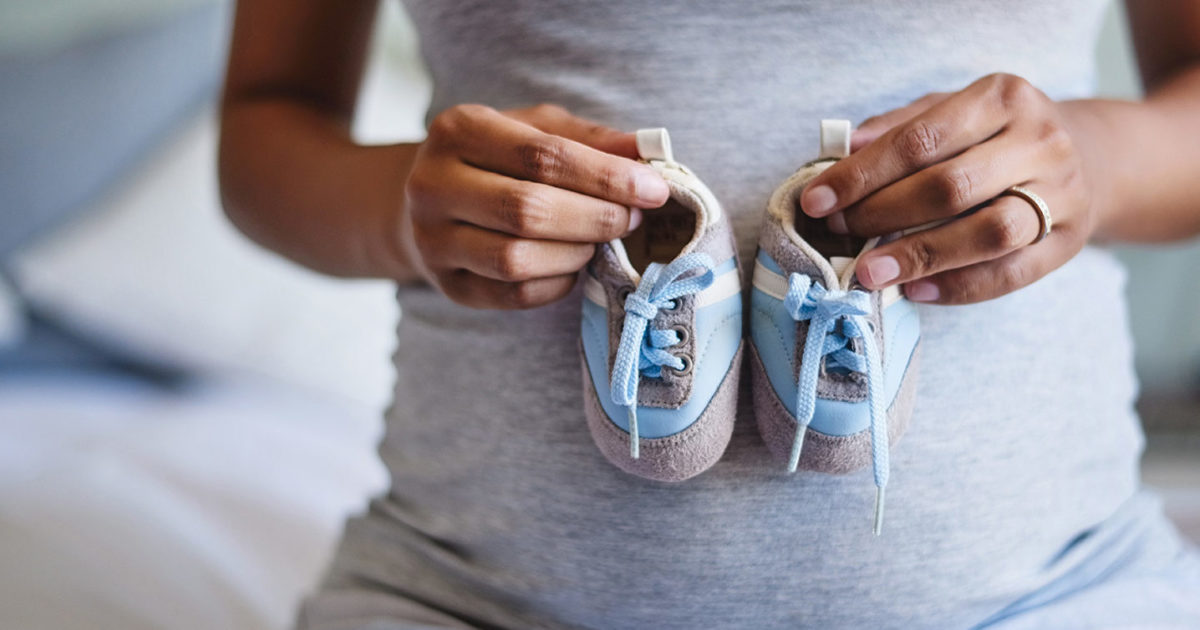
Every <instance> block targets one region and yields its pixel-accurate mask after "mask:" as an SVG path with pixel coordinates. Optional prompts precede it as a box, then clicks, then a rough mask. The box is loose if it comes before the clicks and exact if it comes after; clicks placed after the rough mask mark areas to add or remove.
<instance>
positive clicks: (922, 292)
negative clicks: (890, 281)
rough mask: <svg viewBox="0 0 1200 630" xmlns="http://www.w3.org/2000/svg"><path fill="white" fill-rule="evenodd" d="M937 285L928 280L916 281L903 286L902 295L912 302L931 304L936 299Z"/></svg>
mask: <svg viewBox="0 0 1200 630" xmlns="http://www.w3.org/2000/svg"><path fill="white" fill-rule="evenodd" d="M938 293H939V292H938V288H937V285H936V284H934V283H932V282H930V281H928V280H917V281H916V282H910V283H908V284H907V285H905V286H904V295H905V296H907V297H908V299H910V300H912V301H914V302H932V301H934V300H936V299H938Z"/></svg>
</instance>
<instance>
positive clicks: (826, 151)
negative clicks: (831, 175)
mask: <svg viewBox="0 0 1200 630" xmlns="http://www.w3.org/2000/svg"><path fill="white" fill-rule="evenodd" d="M847 155H850V121H849V120H822V121H821V156H820V157H821V159H824V158H837V159H839V160H840V159H842V158H844V157H846V156H847Z"/></svg>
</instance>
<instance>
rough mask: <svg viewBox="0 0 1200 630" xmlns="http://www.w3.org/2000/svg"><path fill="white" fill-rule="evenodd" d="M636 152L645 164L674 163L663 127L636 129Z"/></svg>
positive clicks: (668, 136)
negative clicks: (659, 161)
mask: <svg viewBox="0 0 1200 630" xmlns="http://www.w3.org/2000/svg"><path fill="white" fill-rule="evenodd" d="M847 124H849V123H847ZM637 150H638V155H639V156H641V158H642V159H643V160H646V161H647V162H649V161H650V160H661V161H663V162H666V163H667V164H674V163H675V155H674V154H672V153H671V136H670V135H669V134H668V133H667V130H666V128H664V127H655V128H653V129H638V130H637Z"/></svg>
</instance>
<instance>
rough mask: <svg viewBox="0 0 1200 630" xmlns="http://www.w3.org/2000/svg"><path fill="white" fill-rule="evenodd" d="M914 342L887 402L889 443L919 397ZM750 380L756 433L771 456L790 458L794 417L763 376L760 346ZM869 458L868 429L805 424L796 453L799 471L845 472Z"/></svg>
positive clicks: (753, 354) (903, 426)
mask: <svg viewBox="0 0 1200 630" xmlns="http://www.w3.org/2000/svg"><path fill="white" fill-rule="evenodd" d="M920 355H921V344H920V342H919V341H918V342H917V345H916V347H915V348H914V349H913V353H912V357H911V358H910V359H909V362H908V369H907V371H906V372H905V374H904V380H903V381H902V382H901V383H900V391H898V392H896V398H895V400H893V401H892V404H891V406H889V407H888V411H887V414H888V444H889V446H893V447H894V446H895V445H896V443H897V442H899V441H900V437H901V436H902V435H904V432H905V430H907V429H908V423H909V421H910V420H911V419H912V411H913V407H914V406H915V405H916V400H917V396H916V393H917V378H916V376H917V370H918V369H919V364H920V358H921V356H920ZM750 371H751V376H750V378H751V384H752V385H753V389H754V415H755V420H756V421H757V423H758V432H759V434H760V435H761V436H762V439H763V442H765V443H766V445H767V448H768V449H769V450H770V451H771V453H772V454H774V455H775V457H777V458H779V459H780V460H781V461H784V462H786V461H788V458H789V457H790V456H791V453H792V444H793V443H794V442H795V440H796V425H797V423H796V419H795V418H793V417H792V414H791V413H789V412H788V410H787V408H786V407H785V406H784V404H783V402H782V401H781V400H779V395H778V394H776V393H775V388H773V387H771V383H770V380H769V379H767V371H766V368H765V367H763V362H762V359H761V358H760V357H759V356H758V349H757V348H755V347H754V344H750ZM870 463H871V430H870V429H869V428H868V429H865V430H863V431H859V432H858V433H855V434H853V435H844V436H843V435H826V434H824V433H821V432H820V431H817V430H815V429H813V428H812V427H811V426H810V427H809V428H808V429H806V433H805V435H804V450H803V451H802V452H801V455H800V464H799V466H798V467H797V469H798V470H811V471H815V472H822V473H829V474H834V475H844V474H847V473H852V472H854V471H857V470H861V469H863V468H866V467H867V466H868V465H869V464H870Z"/></svg>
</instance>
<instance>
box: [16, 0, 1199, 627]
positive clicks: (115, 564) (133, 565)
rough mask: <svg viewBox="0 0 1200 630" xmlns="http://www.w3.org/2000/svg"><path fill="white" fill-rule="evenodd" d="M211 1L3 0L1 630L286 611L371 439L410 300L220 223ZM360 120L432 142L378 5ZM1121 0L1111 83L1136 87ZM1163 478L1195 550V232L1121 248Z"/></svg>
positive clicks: (359, 476) (371, 459) (1123, 90)
mask: <svg viewBox="0 0 1200 630" xmlns="http://www.w3.org/2000/svg"><path fill="white" fill-rule="evenodd" d="M230 9H231V7H230V5H229V3H228V2H224V1H222V0H38V1H36V2H35V1H33V0H0V628H12V629H36V630H40V629H49V628H54V629H62V628H91V629H102V630H103V629H108V628H113V629H115V628H121V629H122V630H136V629H141V628H173V629H175V628H178V629H191V628H197V629H200V628H203V629H211V628H239V629H241V628H246V629H278V628H285V627H288V625H289V624H290V622H291V618H292V611H293V608H294V607H295V605H296V603H297V601H298V600H299V598H300V597H301V596H302V594H303V593H305V592H306V591H308V590H309V589H311V588H312V587H313V586H314V584H315V582H316V580H317V579H318V578H319V575H320V572H321V570H322V568H323V565H324V563H325V562H326V561H327V560H328V558H329V555H330V553H331V552H332V548H333V545H334V544H335V542H336V539H337V535H338V533H339V529H340V525H341V522H342V519H344V518H345V517H346V516H347V515H348V514H350V513H352V512H353V511H356V510H359V509H361V508H362V507H363V506H364V505H365V502H366V500H367V498H368V497H369V496H370V495H372V494H373V493H377V492H380V491H382V489H383V488H384V487H385V483H386V474H385V472H384V471H383V469H382V467H381V466H380V465H379V464H378V462H377V461H376V459H375V455H374V444H375V441H376V440H377V439H378V437H379V434H380V430H381V421H380V416H381V411H382V409H383V408H384V406H385V405H386V404H387V396H388V391H389V389H390V382H391V373H390V364H389V361H388V354H389V352H391V351H392V350H394V344H395V341H394V338H393V332H392V331H393V327H394V326H395V323H396V321H397V319H398V318H399V316H400V313H399V309H398V308H397V306H396V305H395V302H394V299H393V295H392V289H391V287H390V286H389V285H388V284H387V283H385V282H372V281H337V280H332V279H328V278H324V277H321V276H318V275H316V274H313V273H309V272H307V271H305V270H303V269H300V268H298V267H296V266H293V265H291V264H289V263H287V262H285V261H283V260H281V259H279V258H277V257H275V256H273V255H271V254H269V253H267V252H264V251H262V250H260V249H258V248H256V247H255V246H253V245H252V244H250V243H249V242H248V241H247V240H246V239H244V238H243V237H242V236H241V235H240V234H238V233H237V232H235V231H234V229H233V228H232V227H231V226H230V225H229V224H228V223H227V222H226V221H225V220H224V218H223V216H222V214H221V211H220V207H219V203H218V195H217V191H216V181H215V175H214V161H215V149H216V126H215V117H214V116H215V97H216V94H217V92H216V91H217V89H218V85H219V80H220V73H221V69H222V64H223V62H224V46H225V39H226V36H227V28H228V19H229V14H230ZM382 14H383V19H381V20H380V23H379V27H378V29H377V33H376V37H375V41H374V44H373V52H372V61H371V64H370V67H369V71H368V76H367V80H366V82H365V84H364V93H363V101H362V105H361V106H360V110H359V116H358V119H357V122H356V130H355V131H356V134H357V135H358V136H359V137H360V138H361V139H362V140H363V141H366V142H387V141H396V140H408V139H418V138H420V137H421V136H422V135H423V125H422V118H423V115H424V110H425V107H426V104H427V102H428V95H429V85H428V80H427V78H426V76H425V74H424V70H423V69H422V66H421V62H420V59H419V56H418V54H417V52H416V41H415V38H414V36H413V33H412V29H411V26H410V25H409V24H408V22H407V21H406V19H405V17H404V16H403V15H402V13H401V10H400V8H399V6H398V5H397V4H393V3H385V6H384V7H383V9H382ZM1124 29H1125V27H1124V21H1123V17H1122V15H1121V13H1120V11H1119V9H1118V8H1116V7H1113V9H1112V10H1111V11H1110V13H1109V16H1108V19H1107V21H1106V24H1105V26H1104V34H1103V37H1102V40H1101V44H1100V46H1099V47H1098V49H1097V51H1096V54H1097V58H1098V60H1099V63H1100V69H1101V73H1100V75H1099V77H1098V91H1099V93H1100V94H1103V95H1107V96H1113V97H1118V98H1136V97H1137V96H1138V93H1139V88H1138V82H1137V75H1136V70H1135V67H1134V63H1133V61H1132V59H1131V55H1130V50H1129V43H1128V36H1127V34H1126V32H1125V30H1124ZM1120 255H1121V257H1122V258H1123V259H1124V260H1125V262H1126V263H1127V265H1128V267H1129V282H1128V294H1129V297H1130V302H1131V304H1132V307H1131V308H1132V312H1131V318H1132V325H1133V329H1134V335H1135V338H1136V340H1137V344H1138V350H1139V354H1138V365H1137V367H1138V371H1139V374H1140V376H1141V379H1142V383H1143V388H1142V396H1141V399H1140V402H1139V407H1140V408H1141V410H1142V412H1143V418H1144V421H1145V423H1146V426H1147V429H1148V431H1149V433H1150V436H1149V438H1148V451H1147V456H1146V458H1145V464H1144V469H1145V474H1146V478H1147V481H1148V482H1149V483H1151V484H1153V485H1155V486H1157V487H1158V488H1159V489H1160V491H1161V493H1162V494H1163V496H1164V498H1165V500H1166V503H1167V508H1168V511H1169V513H1170V514H1171V516H1172V517H1173V518H1174V519H1175V520H1176V522H1177V523H1179V525H1180V526H1181V528H1182V529H1184V531H1185V532H1187V533H1188V535H1189V536H1191V537H1193V539H1196V540H1200V274H1197V273H1196V271H1197V270H1198V269H1200V244H1196V243H1192V244H1189V245H1181V246H1173V247H1166V248H1122V249H1121V251H1120Z"/></svg>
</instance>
